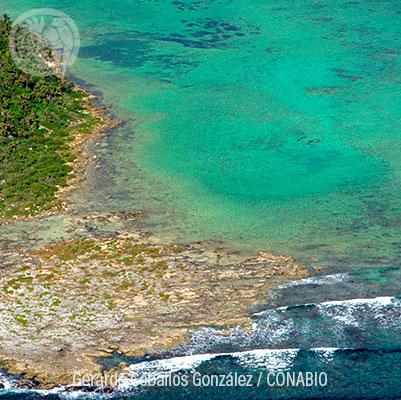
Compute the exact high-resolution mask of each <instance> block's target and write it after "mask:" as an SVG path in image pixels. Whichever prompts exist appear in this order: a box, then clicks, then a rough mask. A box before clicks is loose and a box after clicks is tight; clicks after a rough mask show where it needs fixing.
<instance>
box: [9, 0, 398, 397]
mask: <svg viewBox="0 0 401 400" xmlns="http://www.w3.org/2000/svg"><path fill="white" fill-rule="evenodd" d="M1 4H2V5H3V7H2V8H3V10H5V11H8V12H10V13H11V14H12V16H14V17H15V16H17V15H18V14H19V13H21V12H23V11H27V10H29V9H31V8H39V7H53V8H56V9H60V10H62V11H64V12H66V13H68V14H69V15H71V16H72V17H73V18H74V20H75V21H76V23H77V25H78V27H79V29H80V33H81V37H82V48H81V51H80V56H79V60H78V62H77V63H76V64H75V65H74V67H73V70H72V71H71V72H72V74H73V75H74V77H75V78H77V79H81V80H83V81H85V82H86V83H87V84H90V85H93V89H94V90H98V91H100V92H101V93H102V95H103V101H104V103H106V104H108V105H110V106H111V107H112V111H113V113H115V114H116V115H117V116H118V117H119V118H121V119H123V120H124V121H125V124H124V125H123V126H121V127H120V128H118V129H117V130H115V131H113V133H112V135H110V136H108V137H107V138H106V139H105V140H102V141H101V143H100V144H99V146H93V147H94V148H93V151H94V152H95V153H96V154H97V155H98V156H99V159H100V161H101V168H100V169H99V170H95V171H93V175H92V178H93V179H90V181H89V183H88V187H87V188H86V189H85V190H83V191H80V192H79V193H77V194H76V195H75V208H76V210H77V212H82V213H84V212H86V211H88V210H92V211H93V210H132V209H139V210H143V211H144V213H145V217H144V219H143V221H142V222H141V225H142V226H143V227H144V228H146V229H150V230H152V231H153V232H156V233H158V234H159V235H162V236H164V237H166V238H168V239H177V240H182V241H198V240H210V239H214V240H223V241H224V242H225V243H227V245H228V246H230V247H232V248H234V249H236V250H241V251H245V252H252V253H254V252H256V251H260V250H270V251H275V252H281V253H284V254H289V255H293V256H296V257H298V258H301V259H303V260H305V261H307V262H321V263H323V264H326V265H328V270H326V271H325V274H327V275H328V277H323V278H322V279H323V281H321V282H320V283H319V281H318V282H316V281H312V282H309V283H308V282H307V283H305V284H302V285H299V286H290V287H288V288H286V289H278V290H277V293H275V296H276V297H274V298H273V299H272V300H271V301H270V302H268V303H267V304H266V306H265V307H264V308H263V310H264V311H265V314H261V315H255V316H254V318H255V324H256V325H255V326H256V331H255V332H254V333H253V334H251V335H245V334H244V335H239V334H236V333H235V332H234V333H233V334H232V335H230V336H229V338H228V339H227V340H221V338H219V337H218V335H217V336H216V334H215V333H212V334H207V335H206V334H199V335H195V337H194V339H193V342H191V343H190V344H189V345H188V346H189V347H188V348H179V349H177V353H176V354H175V353H174V354H169V355H166V357H167V356H168V357H170V356H173V355H183V354H184V355H185V354H192V353H194V352H195V353H204V352H209V353H219V352H240V351H249V350H252V349H281V350H282V351H283V357H284V358H285V354H286V351H287V350H286V349H301V350H300V351H298V352H297V353H296V357H295V358H294V359H293V361H292V363H290V364H288V365H287V367H286V368H288V369H290V370H299V369H302V368H303V369H304V370H305V369H306V368H311V369H322V368H325V369H326V370H327V372H328V375H329V379H330V376H331V379H332V380H331V382H332V385H331V386H330V387H329V388H328V389H327V390H326V391H322V392H319V391H318V392H316V391H315V392H310V391H309V392H305V391H296V392H294V391H291V390H288V391H281V392H279V393H276V392H274V393H273V392H269V393H266V391H257V390H256V391H255V390H253V391H244V392H236V393H235V396H234V394H233V393H232V392H230V391H227V392H218V393H217V392H215V391H213V390H212V391H209V392H203V393H198V392H197V391H196V389H194V388H191V389H190V390H189V391H184V390H181V391H180V390H165V391H163V390H160V391H157V392H154V391H152V392H146V393H145V394H143V395H142V396H143V398H148V399H151V398H189V397H190V396H195V398H202V396H204V397H205V398H206V397H207V396H209V398H224V396H226V397H227V398H254V399H257V398H266V396H268V398H270V397H271V398H307V397H308V396H312V395H313V396H315V397H319V396H320V397H321V398H346V397H347V396H348V398H381V399H384V398H397V396H398V397H399V396H401V387H400V382H401V371H400V370H399V368H398V367H395V366H396V365H399V362H400V360H401V356H400V354H401V353H400V350H399V349H400V348H401V328H400V315H401V305H400V303H399V299H398V297H397V296H399V294H400V289H401V288H400V284H399V282H400V279H399V278H400V274H401V269H400V248H401V246H400V245H401V213H400V209H401V207H400V206H401V185H400V178H401V140H400V139H401V134H400V125H401V117H400V116H401V90H400V89H401V86H400V85H401V76H400V71H401V69H400V67H401V57H400V56H401V19H400V16H401V4H400V2H399V1H396V0H382V1H373V0H371V1H367V0H364V1H348V0H332V1H330V2H329V1H306V0H286V1H284V0H276V1H272V0H236V1H229V0H226V1H223V0H214V1H213V0H196V1H195V0H194V1H189V0H182V1H181V0H173V1H167V0H163V1H161V0H160V1H157V0H154V1H151V0H149V1H146V0H130V1H126V0H118V1H116V0H115V1H108V0H107V1H106V0H103V1H100V2H99V1H94V0H86V1H76V0H57V1H56V0H50V1H49V0H48V1H41V0H2V1H1ZM342 274H346V276H343V275H342ZM322 282H323V283H322ZM372 299H376V300H372ZM330 301H336V302H337V303H334V304H333V303H328V302H330ZM285 306H288V307H289V308H288V309H280V308H277V307H285ZM263 324H265V325H266V324H267V327H268V328H269V330H268V332H269V334H268V335H266V334H265V333H263V331H262V330H258V327H259V325H263ZM200 344H201V345H200ZM320 347H330V348H332V349H334V350H332V351H331V353H330V352H329V353H330V357H331V358H330V357H329V359H330V360H331V361H330V362H331V363H330V362H327V363H326V361H327V360H326V361H324V360H323V361H322V359H321V358H318V357H317V356H316V352H314V350H311V349H312V348H320ZM305 349H309V350H305ZM316 357H317V358H316ZM279 358H280V357H279ZM134 361H135V362H137V361H138V360H134ZM242 367H243V366H241V367H240V366H238V365H236V364H235V363H232V362H230V356H226V358H224V357H223V359H218V360H211V361H209V362H208V363H207V364H206V365H205V364H202V366H200V368H206V370H208V368H209V369H210V368H211V369H212V370H213V369H214V370H221V369H223V370H225V369H226V370H230V368H234V369H238V370H240V369H241V368H242ZM256 369H257V368H256ZM250 370H252V371H254V370H255V368H254V367H252V368H250ZM378 371H379V372H380V374H379V375H378ZM15 396H21V394H15ZM27 396H36V395H35V394H31V395H27ZM49 396H52V395H49ZM269 396H270V397H269ZM136 398H140V395H138V394H137V395H136Z"/></svg>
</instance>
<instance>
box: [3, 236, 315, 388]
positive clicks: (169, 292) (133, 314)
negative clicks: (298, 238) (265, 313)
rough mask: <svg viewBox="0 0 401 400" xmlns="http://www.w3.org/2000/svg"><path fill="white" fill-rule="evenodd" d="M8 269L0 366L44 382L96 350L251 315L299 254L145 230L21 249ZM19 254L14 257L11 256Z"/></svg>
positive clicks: (160, 341)
mask: <svg viewBox="0 0 401 400" xmlns="http://www.w3.org/2000/svg"><path fill="white" fill-rule="evenodd" d="M19 257H20V261H19V262H9V263H8V264H7V266H6V267H5V268H4V269H3V270H2V274H1V276H0V342H1V343H2V346H1V348H0V367H6V368H7V369H8V370H9V371H11V372H14V373H23V374H24V375H25V377H26V378H34V379H35V381H38V382H40V385H41V386H43V387H51V386H55V385H58V384H65V383H70V382H71V381H72V374H73V372H74V371H85V372H88V373H96V372H98V371H99V368H100V367H99V365H98V364H97V363H96V357H98V356H104V355H107V354H109V353H111V352H113V351H114V350H116V351H119V352H121V353H123V354H126V355H141V354H143V352H144V351H145V350H150V349H153V350H157V349H162V348H168V347H172V346H174V345H176V344H178V343H179V342H180V341H183V340H185V339H186V338H187V337H188V333H189V332H190V331H191V330H194V329H197V328H198V327H202V326H216V327H225V326H233V325H242V326H244V327H246V326H247V324H249V322H250V321H249V315H250V314H249V310H250V308H251V307H253V306H255V304H258V303H260V302H263V301H265V299H266V295H267V293H268V291H269V289H270V288H271V287H272V286H273V285H274V283H275V282H277V278H288V279H298V278H303V277H305V276H306V275H307V271H306V268H305V267H304V266H302V265H298V264H297V263H296V262H295V261H294V260H293V259H292V258H290V257H284V256H277V255H274V254H270V253H260V254H259V255H258V256H256V257H254V258H246V257H242V256H239V255H233V254H228V253H221V252H218V251H214V250H210V249H206V248H205V247H203V246H201V245H193V246H181V245H161V244H156V243H155V242H153V241H152V240H151V238H144V237H143V236H141V235H140V234H130V235H126V236H125V238H116V239H95V238H92V239H88V240H73V241H68V242H61V243H56V244H54V245H50V246H47V247H44V248H41V249H39V250H35V251H30V252H27V253H23V254H19ZM9 259H10V258H9Z"/></svg>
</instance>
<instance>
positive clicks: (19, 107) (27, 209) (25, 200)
mask: <svg viewBox="0 0 401 400" xmlns="http://www.w3.org/2000/svg"><path fill="white" fill-rule="evenodd" d="M10 30H11V21H10V19H9V18H8V17H7V16H3V17H1V19H0V217H13V216H33V215H37V214H38V213H41V212H43V211H46V210H49V209H50V208H52V207H54V206H56V205H57V204H58V203H59V200H58V199H57V196H56V194H57V192H58V191H59V189H60V188H62V187H66V186H67V182H68V180H69V179H70V178H71V177H72V175H73V167H72V162H73V161H75V159H76V153H75V151H74V145H73V144H74V141H76V140H77V138H79V137H81V135H87V134H90V133H92V132H93V131H94V130H95V129H96V127H97V126H98V124H99V122H100V121H99V116H97V115H96V113H95V112H94V107H93V106H92V105H91V104H90V102H89V95H88V93H86V92H85V91H83V90H82V89H80V88H78V87H76V86H74V85H73V84H72V83H70V82H68V81H66V80H65V79H63V78H62V77H59V76H56V75H52V76H47V77H41V76H32V75H29V74H27V73H25V72H23V71H21V70H19V69H18V67H17V66H16V65H15V63H14V61H13V59H12V57H11V54H10V50H9V46H8V43H9V34H10Z"/></svg>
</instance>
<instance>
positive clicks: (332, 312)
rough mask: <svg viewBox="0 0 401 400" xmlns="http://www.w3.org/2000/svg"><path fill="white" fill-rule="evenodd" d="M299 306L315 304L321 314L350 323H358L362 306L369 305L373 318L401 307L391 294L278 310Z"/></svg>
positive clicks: (380, 316)
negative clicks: (388, 309) (389, 309)
mask: <svg viewBox="0 0 401 400" xmlns="http://www.w3.org/2000/svg"><path fill="white" fill-rule="evenodd" d="M297 306H303V307H307V306H315V307H317V309H318V310H319V312H320V314H322V315H324V316H328V317H331V318H333V319H334V320H336V321H339V322H342V323H344V324H348V325H355V326H357V325H358V319H359V317H360V316H359V315H358V311H360V310H361V309H362V308H365V307H368V309H369V311H370V312H371V314H372V318H374V319H380V318H382V317H384V316H385V314H384V311H386V310H387V308H388V307H390V306H397V307H401V301H400V299H398V298H396V297H390V296H382V297H373V298H366V299H350V300H341V301H326V302H323V303H317V304H315V303H307V304H302V305H296V306H286V307H278V308H276V310H277V311H278V312H285V311H287V310H289V309H290V308H294V307H297Z"/></svg>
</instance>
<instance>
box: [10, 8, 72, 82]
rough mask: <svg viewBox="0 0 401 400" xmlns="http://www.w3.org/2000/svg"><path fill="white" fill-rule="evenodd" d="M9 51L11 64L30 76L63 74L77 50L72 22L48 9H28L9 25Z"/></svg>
mask: <svg viewBox="0 0 401 400" xmlns="http://www.w3.org/2000/svg"><path fill="white" fill-rule="evenodd" d="M9 44H10V50H11V55H12V57H13V60H14V62H15V63H16V65H17V66H18V68H20V69H21V70H22V71H24V72H26V73H29V74H31V75H41V76H48V75H53V74H55V73H61V74H63V75H64V74H65V73H66V71H67V69H68V67H70V66H71V65H72V64H73V63H74V62H75V60H76V58H77V55H78V51H79V44H80V40H79V31H78V28H77V25H76V24H75V22H74V21H73V20H72V19H71V18H70V17H69V16H68V15H67V14H64V13H63V12H61V11H58V10H53V9H51V8H41V9H35V10H30V11H28V12H26V13H24V14H22V15H20V16H19V17H18V18H17V19H16V20H15V21H14V23H13V26H12V29H11V33H10V43H9Z"/></svg>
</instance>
